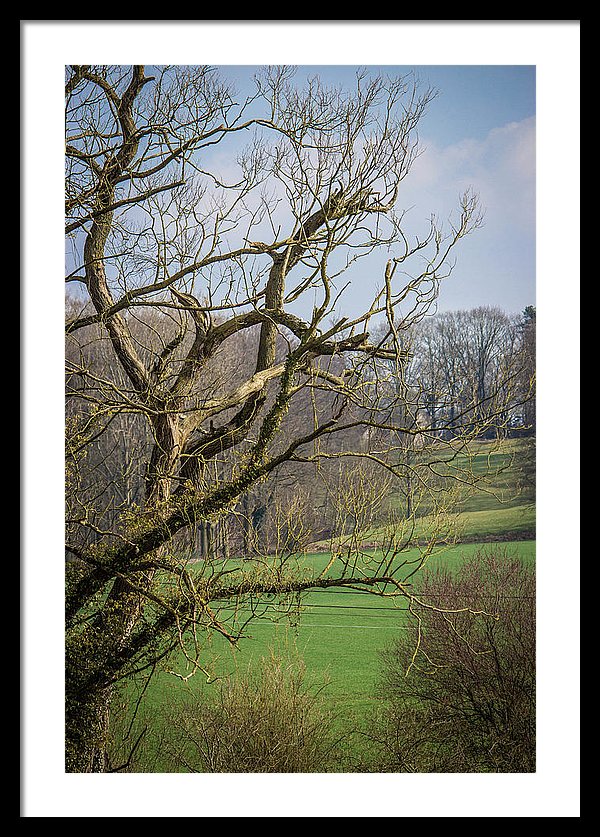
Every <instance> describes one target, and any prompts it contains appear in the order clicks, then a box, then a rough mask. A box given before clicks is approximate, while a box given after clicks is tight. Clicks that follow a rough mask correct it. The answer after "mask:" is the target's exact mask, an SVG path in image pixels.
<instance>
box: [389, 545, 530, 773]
mask: <svg viewBox="0 0 600 837" xmlns="http://www.w3.org/2000/svg"><path fill="white" fill-rule="evenodd" d="M419 598H420V599H421V600H422V601H423V602H424V603H426V604H427V605H429V606H431V607H432V608H436V609H430V610H425V611H424V612H422V613H421V623H420V625H419V624H418V623H415V624H414V625H411V628H410V629H409V630H408V631H407V632H406V634H405V635H404V636H403V637H402V639H400V640H399V641H397V642H396V643H395V644H394V645H392V646H391V647H389V648H388V649H387V650H386V651H385V652H384V654H383V667H382V668H383V671H382V682H381V690H380V695H379V696H380V697H381V698H382V701H383V703H382V709H381V711H380V712H379V713H378V717H377V719H376V723H375V725H374V733H373V734H374V737H375V739H376V741H377V742H378V744H379V745H380V752H381V753H382V756H381V758H382V764H381V767H380V769H382V770H388V771H400V772H417V773H431V772H437V773H447V772H453V773H473V772H499V773H528V772H533V771H535V577H534V572H533V570H532V569H530V568H528V567H526V566H525V565H524V564H523V563H522V562H521V561H519V560H518V559H517V558H516V557H511V556H510V555H509V554H508V553H507V552H506V551H504V550H501V549H499V548H498V547H494V548H491V549H484V550H481V551H479V552H478V553H477V554H476V555H475V556H474V557H473V558H472V559H471V560H469V561H466V562H465V563H464V564H463V565H462V566H461V568H460V569H459V570H458V571H457V572H456V573H455V574H454V575H451V574H450V573H448V572H447V571H444V570H440V571H438V572H435V573H432V574H429V575H428V576H426V578H425V581H424V584H423V587H422V588H421V593H420V596H419Z"/></svg>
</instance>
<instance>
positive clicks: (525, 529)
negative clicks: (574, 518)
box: [126, 439, 535, 772]
mask: <svg viewBox="0 0 600 837" xmlns="http://www.w3.org/2000/svg"><path fill="white" fill-rule="evenodd" d="M533 466H534V458H533V447H532V444H531V442H530V441H528V440H522V439H521V440H508V441H505V442H502V443H501V445H499V444H498V443H495V442H485V441H481V442H477V443H476V444H474V445H472V446H471V447H470V449H469V453H468V455H466V454H461V455H460V456H458V457H456V459H454V460H453V461H452V462H451V463H448V465H447V466H442V467H448V468H452V469H456V471H457V472H458V473H459V474H461V475H462V476H467V477H468V479H469V480H473V479H474V480H476V481H478V486H479V488H478V490H471V489H469V490H465V491H464V492H463V495H462V497H461V498H460V503H459V505H458V506H457V508H456V509H455V512H456V514H455V515H454V516H453V517H452V519H451V525H450V531H451V534H452V536H453V537H454V538H456V539H457V540H458V542H459V545H457V546H454V547H446V548H443V549H440V550H439V551H438V552H437V554H434V555H433V556H431V557H430V558H429V559H428V564H427V566H428V567H430V568H435V567H436V566H443V567H447V568H449V569H452V568H453V567H456V566H459V565H460V563H461V562H462V561H463V560H464V559H465V558H466V557H468V556H470V555H472V554H473V553H474V552H475V551H476V550H477V549H479V548H480V547H481V543H480V542H486V541H491V540H506V541H511V543H510V544H506V545H505V546H506V548H507V549H508V550H510V551H511V552H513V551H514V553H516V554H518V555H519V556H521V558H522V559H523V560H524V561H528V562H532V563H533V562H534V560H535V541H534V540H533V538H534V537H535V534H534V533H535V494H534V480H533ZM482 489H484V490H482ZM389 501H390V502H391V503H396V504H397V506H398V507H399V508H400V507H401V504H402V500H401V498H400V496H394V495H392V496H391V497H390V498H389ZM432 531H436V532H437V531H438V529H437V524H436V522H435V521H433V519H432V518H429V517H427V516H424V517H421V518H417V519H416V527H415V531H414V532H413V535H412V537H413V540H414V541H415V542H419V541H420V540H427V539H428V538H429V537H430V536H431V532H432ZM381 535H382V530H381V528H379V527H373V528H372V529H371V530H370V531H367V532H364V533H363V535H362V540H363V542H369V541H377V540H378V537H379V538H380V537H381ZM322 548H323V549H326V548H327V545H326V544H325V543H323V544H322ZM418 554H419V553H418V552H417V550H413V551H409V552H407V553H403V556H402V557H403V560H407V559H408V560H411V559H415V558H417V557H418ZM328 559H329V553H328V552H326V551H321V552H315V553H312V554H309V555H306V556H304V558H303V559H302V562H303V564H304V566H305V569H306V570H309V571H311V574H314V573H315V572H318V571H319V570H320V569H322V567H323V566H325V563H326V562H327V561H328ZM417 579H418V576H417V577H415V579H414V581H416V582H417V583H418V581H417ZM277 610H278V608H277V605H275V603H274V602H271V603H269V604H268V609H267V610H265V611H264V612H263V614H262V615H261V616H260V617H258V618H254V619H253V620H252V621H251V622H249V624H248V627H247V630H246V632H245V633H246V635H245V636H244V637H243V638H242V639H241V640H240V641H239V645H238V647H237V649H233V648H232V647H231V646H230V645H229V643H228V642H227V641H226V640H225V639H224V638H223V637H222V636H220V635H218V634H214V635H212V637H211V638H210V641H209V644H207V645H205V647H204V648H203V652H202V660H203V664H205V666H206V670H207V672H208V673H209V674H210V682H207V676H206V675H204V674H203V673H202V672H200V671H199V672H197V673H196V674H195V675H194V677H192V678H191V679H190V680H189V681H188V682H187V683H184V682H182V681H181V680H180V679H178V678H177V677H175V676H174V675H173V674H169V673H168V671H167V670H166V669H167V668H168V667H169V666H167V665H165V666H163V670H161V671H158V672H157V673H156V674H155V676H154V677H153V678H152V680H151V681H150V683H149V685H148V686H147V688H146V689H145V691H144V692H143V694H142V695H141V699H140V703H139V714H138V718H137V721H136V726H137V729H141V728H142V727H143V725H144V724H148V726H149V727H150V729H151V730H153V732H154V733H155V735H154V736H149V737H148V738H147V741H146V743H145V744H144V747H145V751H144V752H142V748H140V751H139V752H140V753H141V754H142V763H141V766H138V767H137V768H136V769H138V770H144V769H146V770H152V771H153V772H160V771H163V770H168V769H170V768H169V765H168V763H167V762H166V761H165V760H164V758H163V755H162V752H163V745H161V744H160V735H161V734H162V735H164V736H165V737H166V738H168V736H169V730H168V723H167V722H166V721H165V718H166V717H167V716H168V714H169V712H171V711H172V710H176V709H177V707H180V706H182V705H183V704H189V703H190V702H192V703H193V702H195V701H198V702H201V701H204V700H206V699H207V697H209V696H210V695H211V693H212V694H214V690H215V689H216V688H218V686H217V685H216V684H218V682H219V681H218V678H219V677H223V676H227V675H229V674H235V672H236V671H240V672H244V671H247V669H248V666H253V665H255V664H256V663H257V662H258V661H259V660H260V658H261V657H264V656H268V655H269V654H270V653H271V652H273V653H275V654H283V653H285V652H289V651H293V652H295V653H296V652H297V653H298V654H299V655H300V656H301V657H302V659H303V660H304V663H305V665H306V671H307V680H308V682H310V683H314V684H315V685H317V686H320V685H322V684H323V683H327V687H326V689H325V691H324V695H325V696H326V699H327V701H328V705H329V706H330V707H331V708H332V709H333V710H334V711H335V712H337V713H338V714H339V718H340V721H339V728H340V731H343V732H344V734H345V735H347V736H348V735H349V736H350V741H351V746H352V752H353V754H354V755H355V756H359V757H360V753H361V752H362V750H363V749H364V747H365V738H364V737H363V736H361V730H363V729H364V726H365V723H366V722H367V719H368V717H369V715H370V712H371V710H372V708H373V705H374V701H375V698H374V695H375V691H376V685H377V679H378V672H379V659H380V657H379V655H380V652H381V651H382V650H383V649H384V648H385V646H386V645H388V644H389V643H390V642H391V641H392V640H393V639H394V638H395V637H397V636H398V635H399V633H400V632H402V631H403V630H405V629H406V624H407V618H408V617H407V613H406V605H405V602H403V601H402V600H400V601H399V602H398V603H397V605H396V606H394V604H393V603H392V602H391V601H390V600H389V599H386V598H380V597H376V596H373V595H369V594H367V593H360V592H356V591H350V590H347V589H346V590H333V589H328V590H323V591H314V592H311V593H310V594H308V595H306V596H305V597H304V598H303V600H302V607H301V609H300V611H292V612H291V613H290V614H288V615H287V616H284V615H282V614H281V613H278V612H277ZM206 641H207V640H206V637H203V642H206ZM169 665H170V666H171V667H172V668H173V669H175V670H177V671H179V672H180V673H182V674H184V673H185V672H186V664H185V660H184V659H183V655H180V656H179V658H173V659H172V660H171V661H170V663H169ZM142 687H143V681H142V684H140V685H139V686H137V687H136V686H132V687H131V688H130V689H129V692H128V693H127V696H126V699H127V704H128V709H129V712H131V709H132V707H133V706H134V705H135V703H136V701H137V700H138V698H140V689H141V688H142ZM131 738H132V737H130V740H131ZM144 759H145V764H146V766H144V764H143V760H144ZM171 769H172V768H171Z"/></svg>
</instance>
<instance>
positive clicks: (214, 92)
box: [66, 66, 501, 772]
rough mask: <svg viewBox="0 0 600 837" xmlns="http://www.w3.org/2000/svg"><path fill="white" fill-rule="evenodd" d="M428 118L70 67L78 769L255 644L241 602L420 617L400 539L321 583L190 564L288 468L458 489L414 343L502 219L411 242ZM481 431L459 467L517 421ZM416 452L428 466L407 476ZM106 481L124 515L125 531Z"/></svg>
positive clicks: (417, 108)
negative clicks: (164, 671) (414, 380)
mask: <svg viewBox="0 0 600 837" xmlns="http://www.w3.org/2000/svg"><path fill="white" fill-rule="evenodd" d="M432 95H433V94H432V91H430V90H428V89H425V90H420V89H419V87H418V85H416V84H415V82H414V80H413V79H412V78H411V77H402V78H386V77H384V76H376V77H373V78H371V77H369V76H368V75H367V74H366V73H363V72H360V73H358V74H357V76H356V83H355V86H354V88H353V90H351V91H343V90H340V89H329V88H327V87H325V86H324V85H323V84H322V83H321V81H320V80H319V79H318V78H313V79H311V80H310V81H309V82H308V83H307V84H306V85H305V86H304V87H299V86H296V85H295V84H294V82H293V72H292V70H290V69H289V68H267V69H266V70H265V71H264V72H262V73H261V74H259V75H257V77H256V78H255V89H254V93H253V95H252V96H251V97H250V98H248V99H247V100H244V101H238V100H237V99H236V96H235V93H234V91H232V90H230V89H229V88H228V87H227V85H225V84H224V83H223V82H222V81H221V80H220V79H219V75H218V73H217V72H216V71H215V70H214V69H211V68H207V67H174V68H173V67H159V68H155V69H154V70H153V71H152V73H151V74H149V73H147V72H146V70H145V69H144V67H142V66H134V67H96V66H73V67H70V68H68V71H67V80H66V130H67V140H66V155H67V178H66V215H67V223H66V233H67V255H68V262H69V270H68V275H67V282H68V283H69V286H70V287H75V288H77V289H78V290H77V293H76V294H74V295H73V297H72V301H71V302H70V311H69V315H68V317H67V325H66V331H67V340H68V349H67V361H68V369H67V374H68V387H69V423H68V431H69V434H68V440H67V456H68V470H67V474H68V481H69V487H70V490H69V491H68V499H69V517H68V526H67V544H66V546H67V552H68V556H69V559H70V560H69V562H68V565H67V591H66V626H67V634H66V635H67V650H66V684H67V687H66V688H67V714H66V719H67V721H66V729H67V770H68V771H71V772H85V771H104V770H106V769H107V763H106V736H107V730H108V719H109V709H110V700H111V695H112V694H113V690H114V688H115V687H116V685H117V684H119V683H120V682H123V681H124V680H126V679H127V678H128V677H131V676H132V675H134V674H135V673H139V672H146V673H151V672H152V671H153V670H154V668H155V666H156V664H157V662H158V661H159V660H161V659H163V658H165V657H166V656H167V655H168V654H169V653H170V652H171V651H172V650H173V649H174V648H177V647H180V648H181V649H182V650H183V651H184V653H185V654H186V656H187V657H188V659H189V660H190V664H191V665H192V667H193V668H194V669H195V668H197V667H198V666H201V665H202V642H201V638H202V635H203V634H204V633H206V632H210V631H219V632H221V633H222V634H224V635H225V636H226V637H227V638H228V639H229V640H230V641H231V642H235V641H236V638H237V637H238V636H239V634H240V632H241V630H242V629H243V623H244V620H245V618H246V617H245V616H244V615H243V614H244V613H246V611H244V606H245V603H248V602H252V603H253V605H252V606H253V607H254V603H256V602H257V601H260V598H261V596H264V595H277V596H282V597H285V596H290V595H299V594H301V593H302V592H303V591H306V590H310V589H313V588H316V587H322V588H324V587H342V586H346V587H353V588H357V587H358V588H360V589H364V590H370V591H372V592H375V593H378V594H380V595H389V596H392V597H393V596H396V597H403V598H404V597H408V598H410V597H411V594H410V588H409V587H407V586H406V585H405V583H404V579H405V577H406V575H407V574H408V575H410V574H412V572H413V571H414V567H410V568H408V569H407V568H406V566H405V565H403V563H402V562H397V560H396V558H397V552H398V545H397V543H396V542H394V544H393V547H392V546H390V549H388V550H383V552H378V553H377V554H366V553H364V552H360V553H358V554H356V555H354V556H353V557H352V558H351V559H350V558H349V556H348V554H347V553H346V554H344V555H343V556H335V555H332V560H331V562H330V563H329V564H328V566H327V568H326V569H325V570H324V571H323V572H321V573H318V572H314V573H313V574H312V575H311V574H307V572H306V568H301V566H300V563H299V559H298V557H297V556H296V560H291V558H290V550H289V543H290V542H291V539H292V535H293V532H292V533H291V534H290V533H288V534H287V535H285V536H284V533H283V532H282V530H280V531H279V535H278V537H279V538H280V542H281V543H284V544H285V549H283V548H282V549H281V550H279V552H278V551H277V550H276V551H275V554H274V555H270V556H265V555H258V556H256V560H250V561H241V560H237V557H236V556H235V554H232V555H229V554H227V550H223V551H221V552H219V551H217V552H216V553H214V552H211V549H209V548H206V549H204V552H205V553H206V554H205V555H204V556H203V560H201V561H196V562H194V563H191V562H190V561H189V560H188V558H189V549H188V547H187V546H186V544H188V545H189V537H190V533H192V535H193V533H195V532H197V531H198V527H205V526H207V525H209V524H210V526H214V527H217V526H218V525H226V524H227V522H228V521H229V520H230V518H231V516H232V515H234V513H235V512H236V510H237V511H238V512H239V508H240V505H239V504H240V502H241V501H242V499H243V498H244V496H247V495H248V492H250V491H251V490H254V489H255V488H257V487H258V486H259V485H261V484H263V483H264V482H265V481H266V480H269V479H274V478H275V476H276V475H277V474H279V473H281V472H282V469H284V468H286V467H290V465H293V466H294V467H298V468H300V467H304V468H305V469H309V470H311V472H313V473H317V472H318V470H319V468H321V467H323V468H326V467H327V466H328V465H329V464H330V463H331V462H332V461H336V462H339V461H343V462H344V463H350V462H352V461H354V462H356V460H360V461H362V462H367V463H369V466H370V467H372V468H374V469H376V470H379V471H381V473H383V474H386V475H387V476H388V477H390V478H392V479H396V478H397V479H401V480H403V481H404V482H403V484H404V483H405V480H406V475H407V472H410V474H411V475H412V479H413V481H414V484H417V483H418V485H419V486H420V491H421V492H426V491H427V490H428V488H427V487H428V485H433V483H432V482H431V479H432V476H433V477H435V486H434V489H432V491H434V493H435V495H436V496H440V490H441V486H440V479H446V478H449V477H451V473H450V470H451V469H449V468H447V467H446V468H445V469H444V470H443V473H442V472H440V473H436V461H437V460H438V459H439V455H440V451H439V447H438V449H436V450H435V451H433V452H430V453H427V451H428V450H429V449H428V443H429V441H431V440H432V439H436V437H435V436H434V435H433V434H431V432H430V430H429V428H428V427H427V426H426V425H425V424H423V423H420V422H418V421H415V420H414V417H416V416H417V415H418V413H419V409H420V407H421V406H423V405H421V404H420V403H419V397H420V395H419V393H418V392H415V391H414V390H411V389H410V388H409V387H406V386H399V385H398V381H399V380H403V379H404V373H403V369H404V368H405V366H406V363H407V362H408V352H407V349H406V348H405V347H404V342H403V339H402V338H403V335H404V334H406V333H408V331H409V330H410V328H411V326H412V325H413V324H414V323H415V322H418V321H419V320H421V319H422V318H423V316H425V314H426V313H427V312H428V311H429V309H430V306H431V305H432V303H433V302H434V301H435V299H436V297H437V294H438V289H439V282H440V279H441V278H443V277H444V276H445V275H447V272H448V270H449V266H448V265H449V258H448V257H449V255H450V254H451V252H452V251H453V248H454V247H455V245H456V244H457V243H458V242H459V241H460V239H461V238H463V237H464V236H465V235H467V234H468V233H469V232H470V231H471V230H473V229H475V228H476V227H477V226H478V224H479V221H480V215H479V209H478V203H477V199H476V197H475V196H474V195H473V194H471V193H466V194H464V195H463V196H462V198H461V199H460V203H459V207H458V214H457V218H456V219H454V220H453V219H450V222H449V226H448V228H447V230H446V231H444V230H443V229H442V227H441V226H440V225H439V224H438V223H437V221H436V220H435V219H434V218H432V219H431V220H430V222H429V228H428V231H427V233H426V234H425V235H423V236H421V237H415V236H409V234H408V232H407V230H406V225H405V217H404V214H403V213H402V212H400V211H399V209H398V206H399V204H398V201H399V195H400V187H401V184H402V181H403V179H404V178H405V176H406V175H407V173H408V172H409V170H410V167H411V164H412V162H413V161H414V159H415V157H416V155H417V154H418V153H419V148H418V144H417V136H416V129H417V126H418V123H419V120H420V118H421V116H422V114H423V112H424V110H425V108H426V107H427V105H428V104H429V102H430V101H431V99H432ZM222 147H223V148H224V147H228V148H231V151H232V153H233V155H235V160H236V163H235V166H232V165H229V166H225V165H224V164H223V162H222V160H223V155H220V154H216V153H215V149H216V150H220V149H221V148H222ZM381 248H387V251H388V252H389V258H388V261H387V264H386V266H385V269H384V270H382V275H381V276H380V277H379V281H377V278H378V277H377V276H373V277H372V279H373V283H372V284H373V291H372V294H371V296H370V298H369V299H368V300H367V302H366V303H365V305H364V308H363V309H362V311H361V312H359V313H358V314H353V315H351V314H348V315H346V316H340V315H339V314H337V310H338V304H339V297H340V294H341V293H342V291H343V288H344V282H346V277H347V276H357V275H358V276H361V277H362V278H361V279H359V280H357V281H362V282H365V284H366V280H365V279H364V277H365V276H368V275H369V273H368V271H370V270H372V269H373V268H372V267H369V264H370V263H369V262H368V260H365V261H364V262H362V264H363V265H364V268H363V272H362V273H358V272H357V268H358V266H360V264H361V260H362V259H364V258H365V257H367V256H368V255H369V254H371V253H373V252H375V251H378V250H380V249H381ZM366 291H367V289H366V288H365V293H366ZM73 300H79V304H78V303H77V301H73ZM74 308H76V309H77V310H73V309H74ZM303 312H304V313H303ZM381 323H383V325H382V326H381ZM371 333H372V334H373V335H375V334H376V335H377V337H376V339H375V337H371ZM482 397H483V395H482V394H481V393H479V394H478V395H477V398H478V401H477V403H478V404H480V403H481V398H482ZM411 401H412V402H413V403H412V404H411ZM299 403H304V404H306V403H308V404H310V405H311V410H310V413H309V416H310V421H307V420H306V418H303V419H302V420H299V419H298V416H297V414H296V406H297V405H298V404H299ZM425 406H426V405H425ZM472 408H473V405H472V404H469V405H464V406H463V410H462V414H463V415H464V416H465V419H464V421H462V423H461V414H460V413H459V414H457V415H456V416H455V417H454V427H455V434H454V436H453V438H452V439H450V440H447V441H446V442H445V444H446V445H447V447H448V450H449V452H450V454H451V455H452V450H453V448H452V445H453V444H455V443H456V440H457V439H462V440H463V441H464V439H465V438H466V437H467V436H468V435H469V434H472V433H473V432H476V433H480V432H481V431H482V429H483V428H484V426H491V425H493V423H494V421H495V419H496V417H497V416H498V415H501V411H498V410H497V409H494V410H486V411H485V412H484V411H479V413H478V418H477V422H478V424H477V427H474V424H475V422H474V421H473V418H472V415H471V416H469V415H468V413H469V410H470V411H471V413H472ZM303 416H306V413H303ZM115 428H116V429H118V431H119V433H118V434H117V435H119V434H120V435H119V438H120V440H121V444H120V447H118V448H115V449H113V446H112V444H108V443H107V440H108V439H109V438H113V437H114V431H115ZM110 434H113V436H111V435H110ZM408 437H410V438H412V439H417V438H422V440H423V443H422V444H420V445H417V444H412V445H411V451H412V452H413V453H414V452H415V451H416V452H419V451H421V452H422V453H423V456H421V457H419V456H416V455H414V456H413V455H411V457H410V459H409V460H407V458H406V457H405V456H403V453H402V452H403V450H404V448H403V447H402V446H399V445H398V439H399V438H408ZM436 444H437V445H438V446H439V445H440V444H441V441H440V440H439V439H436ZM110 480H113V481H115V482H118V484H119V491H120V492H121V495H119V496H122V500H121V501H120V502H119V503H117V504H113V505H112V507H110V508H107V503H106V500H107V498H108V497H110V496H114V492H112V495H111V491H112V489H111V491H109V490H108V488H107V483H108V481H110ZM127 480H129V481H130V486H135V491H133V489H132V490H131V491H130V492H128V491H127V490H125V488H124V486H125V485H126V482H127ZM84 489H85V490H84ZM108 505H109V506H110V504H108ZM274 525H276V526H277V524H274ZM211 531H212V530H211ZM90 533H93V537H92V536H90ZM288 535H289V536H288ZM186 538H187V540H186ZM391 543H392V542H391V541H390V544H391ZM215 555H217V556H220V560H218V561H215ZM282 556H283V557H282Z"/></svg>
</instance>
